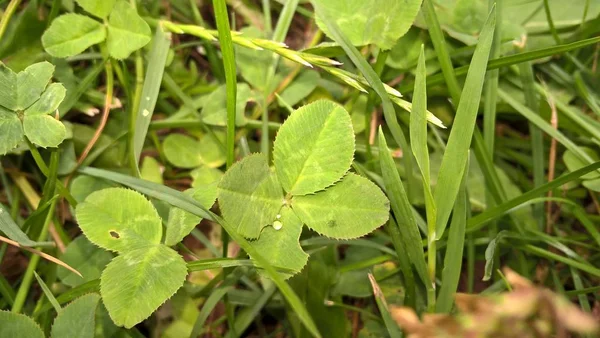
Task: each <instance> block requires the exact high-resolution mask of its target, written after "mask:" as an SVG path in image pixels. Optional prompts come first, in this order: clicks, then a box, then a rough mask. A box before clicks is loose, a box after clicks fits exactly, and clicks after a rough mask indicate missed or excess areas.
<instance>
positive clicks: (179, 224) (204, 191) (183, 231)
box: [165, 184, 217, 246]
mask: <svg viewBox="0 0 600 338" xmlns="http://www.w3.org/2000/svg"><path fill="white" fill-rule="evenodd" d="M186 194H188V195H190V196H192V197H193V198H194V199H195V200H196V201H198V203H200V204H201V205H204V206H205V207H207V208H210V207H211V206H212V205H213V204H215V200H216V199H217V185H216V184H212V185H208V186H203V187H201V188H192V189H189V190H187V191H186ZM201 220H202V218H200V217H198V216H196V215H194V214H192V213H189V212H187V211H184V210H182V209H179V208H175V207H173V208H171V211H170V212H169V219H168V221H167V232H166V234H165V244H166V245H169V246H171V245H175V244H177V243H179V242H181V240H183V238H184V237H185V236H187V235H189V233H190V232H192V230H193V229H194V228H195V227H196V225H198V223H200V221H201Z"/></svg>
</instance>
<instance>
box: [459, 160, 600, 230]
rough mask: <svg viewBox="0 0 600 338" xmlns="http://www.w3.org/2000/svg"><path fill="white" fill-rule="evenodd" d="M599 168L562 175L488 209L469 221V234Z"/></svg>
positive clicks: (595, 165)
mask: <svg viewBox="0 0 600 338" xmlns="http://www.w3.org/2000/svg"><path fill="white" fill-rule="evenodd" d="M598 168H600V162H596V163H593V164H590V165H588V166H586V167H583V168H581V169H579V170H576V171H573V172H571V173H568V174H565V175H562V176H560V177H558V178H556V179H554V180H553V181H551V182H548V183H546V184H544V185H542V186H540V187H537V188H534V189H532V190H530V191H528V192H526V193H524V194H522V195H520V196H518V197H515V198H513V199H511V200H509V201H507V202H505V203H502V204H500V205H497V206H495V207H493V208H491V209H488V210H486V211H485V212H482V213H481V214H479V215H477V216H475V217H472V218H470V219H469V220H468V221H467V232H473V231H476V230H479V229H481V228H482V227H483V226H484V225H485V224H486V223H487V222H489V221H490V220H492V219H495V218H496V217H499V216H501V215H503V214H504V213H505V212H507V211H509V210H511V209H513V208H516V207H518V206H520V205H521V204H524V203H527V202H528V201H530V200H531V199H534V198H536V197H539V196H541V195H543V194H545V193H547V192H548V191H551V190H553V189H556V188H558V187H560V186H562V185H564V184H566V183H568V182H571V181H573V180H576V179H578V178H579V177H581V176H583V175H585V174H587V173H589V172H591V171H594V170H597V169H598Z"/></svg>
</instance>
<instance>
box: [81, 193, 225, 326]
mask: <svg viewBox="0 0 600 338" xmlns="http://www.w3.org/2000/svg"><path fill="white" fill-rule="evenodd" d="M191 193H192V196H194V198H198V199H199V200H201V201H202V202H205V201H206V200H208V199H210V198H212V199H213V200H214V197H212V196H214V191H213V193H212V196H205V194H206V193H205V192H204V191H202V192H200V191H192V192H191ZM76 217H77V221H78V223H79V226H80V227H81V230H82V231H83V234H84V235H85V236H86V237H87V239H89V240H90V241H91V242H92V243H94V244H96V245H97V246H100V247H102V248H105V249H107V250H111V251H116V252H118V253H119V255H118V256H117V257H115V258H114V259H113V260H112V261H111V262H110V263H109V264H108V265H107V266H106V268H105V269H104V271H103V272H102V275H101V277H100V294H101V296H102V300H103V302H104V305H105V306H106V309H107V310H108V314H109V315H110V317H111V318H112V320H113V322H114V323H115V324H117V325H121V326H125V327H126V328H131V327H133V326H135V325H136V324H138V323H140V322H141V321H142V320H144V319H146V318H148V317H149V316H150V315H151V314H152V313H153V312H154V311H155V310H156V309H157V308H158V307H159V306H160V305H161V304H162V303H164V302H165V301H166V300H167V299H169V298H170V297H171V296H172V295H173V294H175V292H176V291H177V290H179V288H180V287H181V286H182V285H183V283H184V281H185V278H186V276H187V265H186V263H185V261H184V260H183V258H182V257H181V256H180V255H179V254H178V253H177V252H176V251H174V250H172V249H171V248H169V247H168V246H166V245H164V244H161V243H160V241H161V238H162V236H163V231H162V220H161V218H160V216H159V215H158V212H157V211H156V209H155V208H154V206H153V205H152V203H151V202H150V201H149V200H147V199H146V198H145V197H144V196H143V195H142V194H140V193H138V192H135V191H133V190H129V189H124V188H107V189H103V190H99V191H96V192H93V193H92V194H90V195H89V196H87V198H86V199H85V201H84V202H82V203H80V204H78V205H77V208H76ZM178 218H180V219H184V220H187V219H189V218H191V217H190V216H189V215H182V216H181V217H178ZM196 220H197V219H194V221H196ZM172 224H174V223H173V222H171V225H172ZM187 225H188V222H181V224H179V225H178V228H174V229H171V230H168V233H167V238H168V239H169V242H172V241H173V240H174V239H180V238H183V236H185V235H187V233H185V231H188V230H189V231H191V229H189V227H187ZM169 231H170V232H172V234H170V233H169Z"/></svg>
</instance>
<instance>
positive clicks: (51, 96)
mask: <svg viewBox="0 0 600 338" xmlns="http://www.w3.org/2000/svg"><path fill="white" fill-rule="evenodd" d="M19 74H20V73H19ZM65 94H66V89H65V87H63V85H62V84H60V83H53V84H51V85H50V86H48V89H46V91H45V92H44V93H43V94H42V97H41V98H40V99H39V100H37V101H36V102H35V103H34V104H33V105H31V106H30V107H29V108H27V109H26V110H25V116H24V117H23V131H24V133H25V136H27V138H28V139H29V140H30V141H31V142H32V143H34V144H36V145H38V146H41V147H44V148H46V147H57V146H58V145H59V144H60V143H62V141H63V140H64V139H65V137H66V135H67V131H66V128H65V126H64V125H63V124H62V122H60V121H58V120H56V119H55V118H54V117H52V116H49V115H47V114H50V113H53V112H54V111H55V110H56V109H57V108H58V106H59V105H60V103H61V102H62V100H63V99H64V98H65Z"/></svg>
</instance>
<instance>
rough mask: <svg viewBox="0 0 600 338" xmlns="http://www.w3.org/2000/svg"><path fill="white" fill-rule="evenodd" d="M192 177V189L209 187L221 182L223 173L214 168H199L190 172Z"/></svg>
mask: <svg viewBox="0 0 600 338" xmlns="http://www.w3.org/2000/svg"><path fill="white" fill-rule="evenodd" d="M190 176H192V180H193V181H192V188H196V187H201V186H205V185H209V184H212V183H215V182H218V181H220V180H221V177H223V172H222V171H221V170H219V169H216V168H209V167H200V168H196V169H194V170H192V171H191V172H190Z"/></svg>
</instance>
